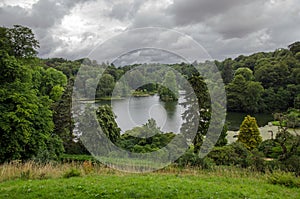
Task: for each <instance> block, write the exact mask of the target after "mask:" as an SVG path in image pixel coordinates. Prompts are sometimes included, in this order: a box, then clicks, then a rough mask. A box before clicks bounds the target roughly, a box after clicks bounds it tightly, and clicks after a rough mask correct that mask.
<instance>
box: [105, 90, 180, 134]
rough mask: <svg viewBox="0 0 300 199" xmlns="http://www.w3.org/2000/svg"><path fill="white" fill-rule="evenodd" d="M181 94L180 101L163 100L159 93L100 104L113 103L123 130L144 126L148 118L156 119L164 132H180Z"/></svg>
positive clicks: (117, 120) (119, 124) (117, 119)
mask: <svg viewBox="0 0 300 199" xmlns="http://www.w3.org/2000/svg"><path fill="white" fill-rule="evenodd" d="M181 102H183V96H181V97H180V98H179V100H178V102H162V101H160V100H159V97H158V96H157V95H154V96H149V97H129V98H126V99H123V100H113V101H112V102H110V101H102V102H99V104H111V106H112V108H113V111H114V113H115V115H116V116H117V118H116V122H117V124H118V126H119V127H120V128H121V130H122V132H125V131H126V130H130V129H132V128H134V127H136V126H142V125H143V124H145V123H146V122H147V121H148V119H150V118H153V119H155V120H156V122H157V125H158V126H159V127H160V128H161V130H162V131H163V132H174V133H179V132H180V127H181V124H182V118H181V115H182V113H183V112H184V108H183V107H182V106H181V105H180V103H181Z"/></svg>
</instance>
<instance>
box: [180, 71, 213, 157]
mask: <svg viewBox="0 0 300 199" xmlns="http://www.w3.org/2000/svg"><path fill="white" fill-rule="evenodd" d="M188 81H189V83H190V85H191V86H192V88H193V91H189V92H194V93H195V95H196V97H197V99H196V100H198V103H195V102H194V100H195V99H194V98H193V96H192V95H191V93H187V94H186V95H185V101H186V102H184V103H182V105H183V106H185V107H189V106H192V107H189V109H188V110H186V111H185V112H184V113H183V120H185V123H183V125H182V127H181V132H182V133H183V134H184V135H185V136H186V139H193V141H192V142H193V145H194V153H195V154H198V153H199V151H200V148H201V145H202V143H203V139H204V136H205V135H206V134H207V130H208V127H209V120H210V115H211V111H210V98H209V94H208V89H207V86H206V83H205V82H204V79H203V77H201V76H192V77H191V78H189V80H188ZM196 106H198V107H196ZM198 110H199V111H198ZM195 115H198V116H199V118H197V117H194V116H195ZM198 119H199V120H198ZM195 126H198V129H194V127H195ZM195 130H196V131H197V133H196V135H195V136H193V133H194V132H195Z"/></svg>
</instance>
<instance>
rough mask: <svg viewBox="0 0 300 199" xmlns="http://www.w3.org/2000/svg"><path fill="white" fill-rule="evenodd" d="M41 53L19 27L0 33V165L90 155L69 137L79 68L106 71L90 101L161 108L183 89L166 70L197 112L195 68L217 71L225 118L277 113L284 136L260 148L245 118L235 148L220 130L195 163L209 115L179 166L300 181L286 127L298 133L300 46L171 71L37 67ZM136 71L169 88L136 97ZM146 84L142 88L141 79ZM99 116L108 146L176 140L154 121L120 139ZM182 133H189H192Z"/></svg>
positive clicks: (294, 140) (107, 113) (201, 94)
mask: <svg viewBox="0 0 300 199" xmlns="http://www.w3.org/2000/svg"><path fill="white" fill-rule="evenodd" d="M38 47H39V42H38V41H37V40H36V39H35V37H34V34H33V33H32V31H31V30H30V29H29V28H26V27H23V26H18V25H16V26H14V27H13V28H6V27H1V28H0V70H1V74H0V102H1V103H0V148H1V150H0V162H6V161H11V160H17V159H20V160H29V159H33V160H37V161H47V160H50V159H56V160H57V159H59V157H60V155H61V154H63V153H67V154H88V151H87V150H86V149H85V148H84V146H83V145H82V144H81V141H80V140H79V138H78V137H77V135H74V134H73V130H74V122H73V119H72V113H71V104H72V90H73V86H74V81H75V78H76V74H77V72H78V70H79V68H80V67H88V68H90V69H91V70H88V71H89V73H90V74H87V75H88V76H91V77H96V76H97V73H95V71H98V70H96V68H101V69H102V70H103V75H102V77H101V78H100V81H99V83H98V87H97V91H96V96H92V97H95V98H96V99H98V100H101V99H111V98H112V97H120V98H122V97H126V96H130V95H134V96H143V95H151V94H155V93H157V94H158V95H159V96H160V99H161V100H163V101H177V100H178V93H177V92H178V90H179V89H184V88H178V87H177V84H176V81H177V82H178V81H181V79H180V78H179V77H178V76H177V75H176V73H173V72H166V71H165V70H163V68H164V67H166V66H168V67H170V68H172V69H174V71H176V72H178V73H180V74H183V76H184V77H185V78H186V79H187V80H188V82H189V83H190V84H191V85H192V87H193V89H194V91H195V92H196V95H197V98H198V100H199V106H200V107H199V108H200V109H199V110H203V109H204V110H208V109H209V107H210V104H209V101H210V99H209V95H208V93H207V88H206V85H205V81H204V79H203V77H201V74H199V73H198V72H197V70H196V69H195V67H196V66H201V65H203V66H209V65H210V64H215V65H216V66H217V67H218V69H219V70H220V71H221V74H222V78H223V80H224V83H225V85H226V92H227V110H228V111H234V112H245V113H248V114H251V113H262V112H269V113H278V114H275V116H276V118H275V119H277V120H278V121H279V123H280V125H279V127H280V132H281V134H280V133H279V134H278V136H277V137H276V138H275V139H274V140H267V141H264V142H262V140H261V138H260V136H259V133H258V130H257V124H256V121H255V118H252V117H250V116H249V117H247V118H245V120H244V122H243V124H242V125H241V129H240V130H241V133H240V135H239V138H238V141H237V142H236V143H234V144H231V145H226V144H227V141H226V131H227V129H226V126H225V127H224V128H223V132H222V134H221V137H220V138H219V140H218V142H217V145H216V148H214V149H213V151H212V152H211V153H210V154H209V155H208V157H207V158H206V159H205V160H203V159H199V158H197V153H198V152H199V150H200V147H201V144H202V143H203V139H204V137H205V135H206V133H207V128H208V125H209V122H207V121H209V119H210V113H209V111H204V112H203V113H201V117H202V118H201V121H200V122H199V129H198V131H197V132H198V133H197V135H196V137H195V138H194V140H193V141H192V145H191V146H190V150H188V151H187V152H186V154H185V155H184V156H182V157H181V158H180V159H179V160H177V163H178V164H182V165H184V164H189V165H193V164H201V165H208V164H210V163H211V161H212V162H214V164H217V165H240V166H243V167H247V166H255V167H257V168H258V169H261V170H264V169H265V168H266V167H274V168H275V167H277V166H278V167H280V166H281V165H284V168H288V169H289V170H290V171H296V172H298V174H300V173H299V172H300V169H299V165H300V163H299V161H300V139H299V136H295V135H293V134H290V133H289V132H287V130H288V129H287V127H286V126H289V127H299V126H300V124H299V123H300V122H299V117H300V116H299V109H300V42H295V43H293V44H291V45H289V46H288V48H281V49H277V50H275V51H274V52H259V53H255V54H252V55H249V56H244V55H241V56H239V57H237V58H235V59H232V58H228V59H226V60H224V61H214V62H210V61H207V62H205V63H196V62H195V63H193V64H188V63H178V64H171V65H159V64H142V63H141V64H136V65H130V66H124V67H116V66H114V65H113V64H107V63H97V62H96V61H93V60H89V59H80V60H75V61H70V60H66V59H63V58H49V59H41V58H38V57H37V49H38ZM141 66H142V67H144V68H145V69H147V68H148V67H147V66H156V68H157V69H156V70H157V76H166V81H165V82H162V84H146V85H144V86H141V87H138V88H136V89H134V90H133V89H132V88H134V84H135V82H139V81H140V79H143V71H140V70H137V71H135V70H133V69H134V68H136V67H141ZM93 68H94V69H95V70H93ZM150 68H151V67H150ZM129 71H132V72H131V73H132V74H131V75H129V76H128V78H130V80H131V81H130V82H131V83H132V84H133V85H129V84H127V83H126V81H124V80H122V79H121V78H122V76H123V75H124V74H128V72H129ZM152 78H153V79H155V78H156V77H152ZM125 80H126V78H125ZM92 81H94V78H90V79H87V80H86V81H85V82H82V85H83V88H84V90H85V91H86V92H88V89H89V85H91V84H93V82H92ZM143 81H145V82H147V80H145V79H144V80H143ZM116 88H117V89H116ZM168 88H172V89H171V90H170V89H168ZM113 91H114V94H113ZM186 100H189V99H188V98H186ZM189 114H191V113H188V112H187V113H185V114H184V116H183V117H185V119H186V118H189ZM97 116H98V121H99V123H100V125H101V126H102V128H103V129H104V132H105V134H106V135H107V136H108V137H109V138H110V140H111V141H112V142H113V143H115V144H116V145H118V146H120V147H122V148H124V149H127V150H129V151H133V152H139V153H146V152H151V151H155V150H157V149H159V148H161V147H163V146H165V145H166V144H167V143H169V142H170V140H172V138H173V137H174V134H173V133H172V132H169V133H163V132H161V131H160V129H159V128H158V127H157V126H156V122H155V121H153V120H151V119H150V120H149V121H148V123H147V124H145V125H144V126H142V127H136V128H134V129H132V130H130V131H128V132H126V133H125V134H122V135H121V134H120V129H119V127H118V126H117V124H116V122H115V121H114V119H115V118H114V115H113V113H112V110H111V107H109V106H103V107H100V108H99V110H98V112H97ZM108 121H109V122H108ZM108 125H109V126H108ZM249 126H250V127H249ZM149 128H151V129H156V132H154V134H153V135H154V136H151V137H149V138H137V137H135V136H134V135H139V136H140V135H141V134H143V133H147V132H148V131H149ZM186 128H187V131H188V130H189V129H188V128H189V127H188V126H187V127H186ZM249 129H251V131H250V132H249ZM243 132H246V134H243ZM247 132H248V134H247ZM249 134H250V135H251V136H250V137H249V136H248V135H249ZM249 140H250V141H249ZM253 140H254V141H253ZM75 141H76V142H75ZM264 157H268V158H274V159H276V161H279V163H278V164H277V162H276V163H273V165H268V166H266V164H267V163H266V162H263V161H261V160H262V158H264ZM297 164H298V165H297Z"/></svg>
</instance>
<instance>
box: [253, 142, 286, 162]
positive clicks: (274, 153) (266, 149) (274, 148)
mask: <svg viewBox="0 0 300 199" xmlns="http://www.w3.org/2000/svg"><path fill="white" fill-rule="evenodd" d="M258 150H259V151H261V152H262V153H263V154H264V156H265V157H267V158H278V157H279V156H280V155H281V154H282V150H281V147H280V145H279V144H278V143H277V142H276V141H275V140H265V141H263V142H262V143H261V144H260V145H259V146H258Z"/></svg>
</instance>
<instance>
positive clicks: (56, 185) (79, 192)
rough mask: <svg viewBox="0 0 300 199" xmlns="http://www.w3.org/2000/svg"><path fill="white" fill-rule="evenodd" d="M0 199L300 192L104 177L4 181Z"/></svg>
mask: <svg viewBox="0 0 300 199" xmlns="http://www.w3.org/2000/svg"><path fill="white" fill-rule="evenodd" d="M0 198H300V189H297V188H287V187H283V186H280V185H271V184H268V183H267V182H265V181H264V180H262V179H256V178H249V177H242V178H230V177H224V176H205V175H176V174H158V173H156V174H125V175H117V174H104V175H96V176H85V177H74V178H70V179H62V178H60V179H47V180H28V181H24V180H11V181H6V182H2V183H0Z"/></svg>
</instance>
